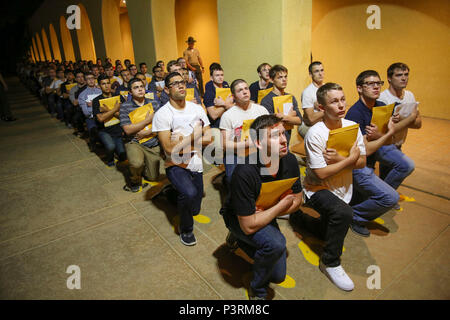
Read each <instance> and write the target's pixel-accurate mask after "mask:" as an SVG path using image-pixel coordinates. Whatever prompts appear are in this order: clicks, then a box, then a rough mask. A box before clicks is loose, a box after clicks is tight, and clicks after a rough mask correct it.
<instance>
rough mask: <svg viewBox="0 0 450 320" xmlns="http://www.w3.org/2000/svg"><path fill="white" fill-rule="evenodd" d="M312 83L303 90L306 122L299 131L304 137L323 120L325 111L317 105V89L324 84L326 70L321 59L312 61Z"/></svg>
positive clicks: (310, 73)
mask: <svg viewBox="0 0 450 320" xmlns="http://www.w3.org/2000/svg"><path fill="white" fill-rule="evenodd" d="M308 71H309V76H310V77H311V80H312V82H311V84H310V85H309V86H307V87H306V89H305V90H303V92H302V109H303V119H304V122H303V123H302V125H301V126H299V127H298V132H299V133H300V135H301V136H302V137H303V138H304V137H305V135H306V132H308V130H309V128H310V127H311V126H313V125H314V124H316V123H317V122H319V121H320V120H322V118H323V111H322V110H320V109H319V108H318V106H317V96H316V94H317V90H318V89H319V88H320V87H321V86H322V85H323V78H324V71H323V65H322V62H320V61H314V62H312V63H311V64H310V65H309V67H308Z"/></svg>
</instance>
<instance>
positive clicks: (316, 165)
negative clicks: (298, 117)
mask: <svg viewBox="0 0 450 320" xmlns="http://www.w3.org/2000/svg"><path fill="white" fill-rule="evenodd" d="M326 145H327V143H326V140H325V139H324V138H323V137H322V136H321V135H320V133H319V132H317V131H316V130H314V131H311V129H309V131H308V133H307V134H306V136H305V150H306V156H307V159H308V160H307V161H308V165H309V167H310V168H311V169H320V168H325V167H326V166H327V162H326V161H325V158H324V157H323V150H325V148H326Z"/></svg>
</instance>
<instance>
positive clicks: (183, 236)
mask: <svg viewBox="0 0 450 320" xmlns="http://www.w3.org/2000/svg"><path fill="white" fill-rule="evenodd" d="M180 241H181V243H182V244H184V245H185V246H193V245H195V244H196V243H197V240H196V239H195V236H194V233H192V231H191V232H186V233H180Z"/></svg>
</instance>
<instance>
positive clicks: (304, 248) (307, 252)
mask: <svg viewBox="0 0 450 320" xmlns="http://www.w3.org/2000/svg"><path fill="white" fill-rule="evenodd" d="M313 242H314V243H318V241H317V240H314V241H313ZM298 247H299V248H300V251H301V252H302V254H303V257H304V258H305V259H306V261H308V262H309V263H310V264H312V265H313V266H316V267H317V266H319V259H320V257H319V256H318V255H317V253H315V252H314V251H313V250H312V249H311V248H310V247H309V246H308V245H307V244H306V243H305V242H303V241H300V242H299V244H298ZM342 252H345V247H342Z"/></svg>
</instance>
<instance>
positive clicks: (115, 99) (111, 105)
mask: <svg viewBox="0 0 450 320" xmlns="http://www.w3.org/2000/svg"><path fill="white" fill-rule="evenodd" d="M117 102H118V103H120V96H114V97H111V98H106V99H101V100H99V104H100V106H106V107H107V108H108V109H109V110H112V109H114V106H115V105H116V103H117ZM118 123H120V120H119V119H117V118H116V117H112V118H111V119H110V120H109V121H107V122H105V123H104V126H105V127H111V126H113V125H115V124H118Z"/></svg>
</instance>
